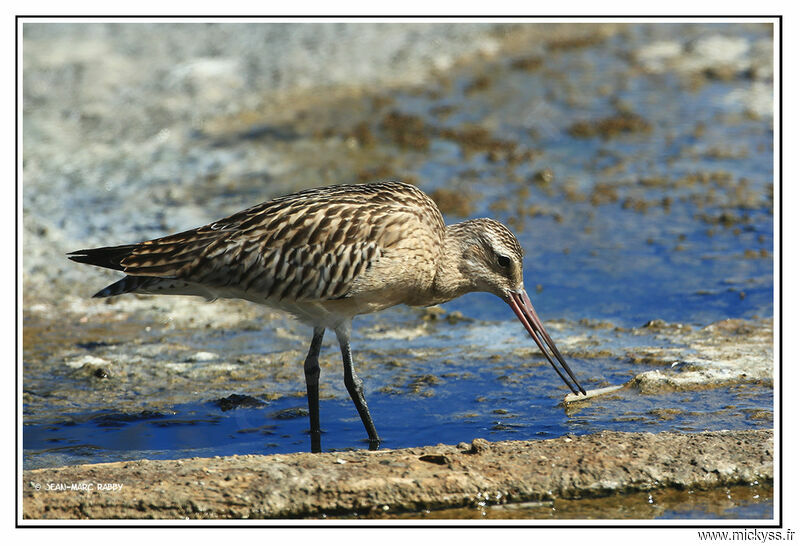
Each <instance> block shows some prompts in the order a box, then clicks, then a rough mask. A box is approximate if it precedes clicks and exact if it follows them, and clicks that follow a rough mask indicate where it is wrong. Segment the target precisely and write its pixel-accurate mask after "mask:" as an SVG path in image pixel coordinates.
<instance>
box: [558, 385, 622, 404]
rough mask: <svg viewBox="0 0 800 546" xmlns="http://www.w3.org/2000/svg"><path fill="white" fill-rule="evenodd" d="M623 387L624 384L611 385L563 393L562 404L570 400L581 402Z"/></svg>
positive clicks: (568, 402)
mask: <svg viewBox="0 0 800 546" xmlns="http://www.w3.org/2000/svg"><path fill="white" fill-rule="evenodd" d="M623 387H625V385H612V386H610V387H603V388H602V389H590V390H588V391H586V392H584V393H580V394H576V393H568V394H565V395H564V404H570V403H572V402H583V401H584V400H589V399H590V398H596V397H598V396H603V395H605V394H610V393H612V392H615V391H618V390H620V389H621V388H623Z"/></svg>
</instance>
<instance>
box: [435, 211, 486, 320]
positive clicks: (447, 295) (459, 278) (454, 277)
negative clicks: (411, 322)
mask: <svg viewBox="0 0 800 546" xmlns="http://www.w3.org/2000/svg"><path fill="white" fill-rule="evenodd" d="M461 228H462V224H453V225H450V226H447V227H446V228H445V237H444V244H443V245H442V252H441V254H440V255H439V259H438V260H437V263H436V276H435V277H434V279H433V284H432V286H431V291H430V296H431V299H432V300H434V301H432V303H430V304H429V305H433V304H436V303H444V302H446V301H450V300H452V299H455V298H457V297H459V296H463V295H464V294H466V293H468V292H474V291H475V290H476V287H475V282H474V280H473V279H471V278H470V277H469V276H467V275H466V274H465V271H464V268H463V267H462V266H463V260H464V253H465V250H466V249H465V248H464V245H465V240H464V237H463V236H462V230H461Z"/></svg>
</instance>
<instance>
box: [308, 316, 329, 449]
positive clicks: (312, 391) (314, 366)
mask: <svg viewBox="0 0 800 546" xmlns="http://www.w3.org/2000/svg"><path fill="white" fill-rule="evenodd" d="M324 334H325V328H314V337H312V338H311V346H310V347H309V348H308V356H306V361H305V363H304V364H303V370H304V371H305V373H306V393H307V394H308V418H309V420H310V421H311V429H310V431H309V432H310V433H311V451H312V452H313V453H319V452H320V451H321V449H320V438H319V435H320V432H321V431H320V426H319V350H320V347H321V346H322V336H323V335H324Z"/></svg>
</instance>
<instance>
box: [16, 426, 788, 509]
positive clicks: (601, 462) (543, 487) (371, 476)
mask: <svg viewBox="0 0 800 546" xmlns="http://www.w3.org/2000/svg"><path fill="white" fill-rule="evenodd" d="M773 451H774V449H773V431H772V430H742V431H717V432H705V433H696V434H679V433H672V432H662V433H658V434H651V433H629V432H608V431H607V432H600V433H596V434H589V435H585V436H571V435H568V436H564V437H561V438H555V439H550V440H532V441H504V442H497V443H492V442H488V441H486V440H483V439H475V440H473V441H472V443H471V444H468V443H460V444H458V445H456V446H452V445H443V444H439V445H436V446H430V447H418V448H406V449H393V450H379V451H372V452H371V451H366V450H359V451H344V452H330V453H319V454H311V453H293V454H287V455H245V456H236V455H235V456H230V457H214V458H198V457H196V458H192V459H180V460H163V461H158V460H139V461H127V462H116V463H104V464H88V465H78V466H68V467H60V468H45V469H37V470H28V471H24V472H23V482H22V493H23V494H22V507H23V518H24V519H26V520H35V519H39V520H43V519H48V520H49V519H142V518H146V519H186V518H190V519H217V518H222V519H228V518H232V519H239V518H247V519H272V518H321V517H335V516H353V515H360V516H364V517H369V516H377V515H380V516H383V517H385V515H386V514H391V513H408V512H420V511H423V510H433V509H442V508H457V507H466V506H475V505H476V503H479V502H483V503H486V504H487V505H491V504H506V503H520V502H529V501H543V500H553V499H557V498H562V499H575V498H589V497H603V496H609V495H615V494H621V493H632V492H638V491H649V490H655V489H661V488H678V489H710V488H714V487H719V486H730V485H737V484H745V485H748V484H754V483H759V484H762V485H764V484H769V483H772V479H773V455H774V453H773Z"/></svg>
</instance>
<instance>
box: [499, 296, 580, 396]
mask: <svg viewBox="0 0 800 546" xmlns="http://www.w3.org/2000/svg"><path fill="white" fill-rule="evenodd" d="M508 304H509V305H510V306H511V309H513V310H514V314H515V315H517V318H518V319H519V320H520V322H521V323H522V324H523V326H525V329H526V330H527V331H528V333H529V334H530V335H531V337H532V338H533V341H535V342H536V345H538V346H539V349H540V350H541V351H542V353H543V354H544V356H545V357H547V360H548V361H549V362H550V365H551V366H553V369H554V370H555V371H556V373H558V376H559V377H560V378H561V379H562V380H563V381H564V383H566V384H567V386H568V387H569V388H570V390H571V391H572V392H573V393H575V394H578V391H580V392H581V393H583V394H586V391H585V390H584V389H583V387H581V385H580V383H578V380H577V379H575V374H573V373H572V370H570V369H569V366H567V363H566V362H565V361H564V357H563V356H561V353H560V352H559V350H558V347H556V344H555V343H554V342H553V338H551V337H550V334H548V333H547V330H545V329H544V324H542V321H541V320H539V316H538V315H537V314H536V311H535V310H534V309H533V304H532V303H531V299H530V298H529V297H528V294H527V293H526V292H525V290H524V289H520V290H517V291H513V292H509V293H508ZM548 349H549V352H548ZM553 358H555V359H556V360H557V361H558V363H559V364H561V366H562V367H563V368H564V371H566V372H567V375H569V377H570V379H572V381H573V383H574V385H573V383H570V381H569V379H567V377H566V376H565V375H564V373H563V372H562V371H561V370H560V369H559V367H558V365H557V364H556V363H555V362H554V361H553ZM576 387H577V390H576Z"/></svg>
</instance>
